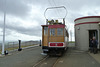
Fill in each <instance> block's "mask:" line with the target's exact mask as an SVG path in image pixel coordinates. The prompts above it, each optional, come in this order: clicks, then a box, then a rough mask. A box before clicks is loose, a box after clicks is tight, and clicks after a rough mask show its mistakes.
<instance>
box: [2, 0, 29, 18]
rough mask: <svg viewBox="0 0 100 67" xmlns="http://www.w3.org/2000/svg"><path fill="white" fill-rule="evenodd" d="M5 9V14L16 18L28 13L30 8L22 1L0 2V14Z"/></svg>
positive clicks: (3, 0) (8, 0) (7, 0)
mask: <svg viewBox="0 0 100 67" xmlns="http://www.w3.org/2000/svg"><path fill="white" fill-rule="evenodd" d="M5 1H6V2H5ZM5 7H6V13H7V14H10V15H14V16H17V17H24V16H26V15H27V14H28V12H29V11H30V7H29V6H28V5H27V4H26V3H25V2H24V0H16V1H15V0H0V12H2V13H3V12H4V9H5Z"/></svg>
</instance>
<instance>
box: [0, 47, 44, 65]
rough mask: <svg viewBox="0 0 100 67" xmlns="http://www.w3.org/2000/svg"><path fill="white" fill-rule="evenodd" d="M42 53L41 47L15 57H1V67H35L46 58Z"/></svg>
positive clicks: (27, 50) (25, 51)
mask: <svg viewBox="0 0 100 67" xmlns="http://www.w3.org/2000/svg"><path fill="white" fill-rule="evenodd" d="M41 52H42V50H41V48H40V47H34V48H30V49H25V50H22V51H21V52H17V53H15V54H13V55H8V56H4V57H0V67H33V65H34V64H35V63H36V62H38V61H39V60H40V59H42V58H43V57H44V56H42V55H41Z"/></svg>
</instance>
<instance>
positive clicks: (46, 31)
mask: <svg viewBox="0 0 100 67" xmlns="http://www.w3.org/2000/svg"><path fill="white" fill-rule="evenodd" d="M44 35H48V27H44Z"/></svg>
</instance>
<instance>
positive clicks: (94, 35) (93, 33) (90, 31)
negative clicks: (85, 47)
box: [89, 30, 98, 44]
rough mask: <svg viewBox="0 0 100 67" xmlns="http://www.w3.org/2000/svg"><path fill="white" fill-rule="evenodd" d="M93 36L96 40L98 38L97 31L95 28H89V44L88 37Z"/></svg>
mask: <svg viewBox="0 0 100 67" xmlns="http://www.w3.org/2000/svg"><path fill="white" fill-rule="evenodd" d="M93 37H95V38H96V40H98V31H97V30H89V44H90V39H92V38H93Z"/></svg>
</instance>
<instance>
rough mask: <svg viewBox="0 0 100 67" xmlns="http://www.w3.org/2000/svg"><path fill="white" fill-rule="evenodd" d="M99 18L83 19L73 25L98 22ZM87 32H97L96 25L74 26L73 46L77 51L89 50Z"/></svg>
mask: <svg viewBox="0 0 100 67" xmlns="http://www.w3.org/2000/svg"><path fill="white" fill-rule="evenodd" d="M98 21H100V18H84V19H80V20H77V21H75V24H78V23H83V22H98ZM89 30H99V24H98V23H89V24H80V25H75V45H76V48H77V49H79V50H84V51H87V50H88V49H89Z"/></svg>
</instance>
